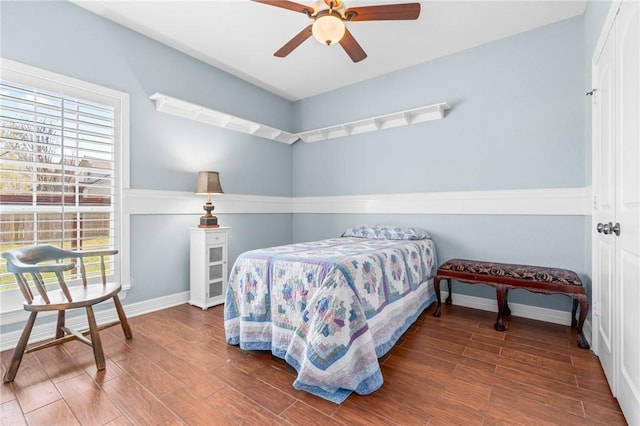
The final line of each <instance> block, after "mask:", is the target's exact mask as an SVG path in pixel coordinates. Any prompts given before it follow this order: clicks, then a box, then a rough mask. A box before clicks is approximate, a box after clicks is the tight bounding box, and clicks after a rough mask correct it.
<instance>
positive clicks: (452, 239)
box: [293, 214, 590, 310]
mask: <svg viewBox="0 0 640 426" xmlns="http://www.w3.org/2000/svg"><path fill="white" fill-rule="evenodd" d="M363 223H371V224H373V223H388V224H393V225H405V226H417V227H421V228H424V229H427V230H429V233H430V234H431V237H432V238H433V241H434V242H435V244H436V249H437V256H438V264H440V263H442V262H444V261H445V260H446V259H451V258H467V259H479V260H494V261H500V260H502V261H509V262H514V263H529V264H534V265H563V266H565V267H567V268H570V269H572V270H574V271H575V272H576V273H577V274H578V275H579V276H580V277H581V278H582V280H583V282H586V283H587V284H589V283H590V280H589V276H590V271H589V270H587V269H585V259H584V256H583V252H582V250H581V245H579V246H578V247H575V248H574V247H573V246H574V245H575V244H576V241H577V242H580V241H581V240H582V238H583V232H584V229H583V218H576V217H572V216H557V217H545V216H493V215H492V216H484V215H471V216H462V215H413V214H411V215H409V214H407V215H377V214H376V215H357V214H298V215H295V217H294V220H293V224H294V235H293V237H294V240H295V241H311V240H317V239H322V238H329V237H333V236H336V235H340V234H341V233H342V232H343V231H344V230H345V229H347V228H349V227H352V226H357V225H361V224H363ZM558 247H564V248H568V249H567V250H564V251H561V250H558ZM454 294H468V295H473V296H478V297H485V298H489V299H492V300H495V291H494V289H492V288H491V287H487V286H471V285H467V284H454ZM509 300H510V301H512V302H515V303H525V304H530V305H535V306H543V307H546V308H550V309H558V310H570V307H571V303H570V299H569V298H568V297H565V296H545V297H542V296H540V295H534V294H532V293H529V292H526V291H515V292H513V293H512V295H511V293H510V295H509Z"/></svg>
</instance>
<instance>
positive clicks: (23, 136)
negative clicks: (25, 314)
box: [0, 60, 128, 311]
mask: <svg viewBox="0 0 640 426" xmlns="http://www.w3.org/2000/svg"><path fill="white" fill-rule="evenodd" d="M125 112H128V96H127V95H126V94H123V93H119V92H115V91H112V90H110V89H105V88H102V87H98V86H95V85H93V84H89V83H85V82H81V81H78V80H74V79H70V78H68V77H64V76H60V75H57V74H52V73H49V72H46V71H43V70H39V69H36V68H32V67H27V66H25V65H22V64H17V63H15V62H11V61H6V60H3V61H2V75H1V78H0V132H1V133H0V235H1V236H2V241H1V243H0V244H1V246H0V251H5V250H8V249H11V248H14V247H20V246H27V245H33V244H51V245H54V246H57V247H63V248H66V249H84V250H90V249H104V248H116V249H117V248H119V243H120V240H121V239H120V235H119V232H120V223H121V218H120V212H121V206H120V205H119V204H120V200H121V192H122V183H123V182H122V178H121V176H120V175H121V173H120V172H121V170H122V164H121V163H122V161H121V152H122V149H123V148H122V145H123V139H124V138H123V136H124V135H126V132H125V131H124V130H123V129H124V123H123V122H126V119H123V117H125V115H124V114H125ZM96 260H97V259H96ZM1 262H2V263H0V295H1V296H2V306H1V308H2V310H3V311H5V310H7V309H12V308H13V309H16V308H20V306H21V302H22V299H21V295H20V294H19V293H18V291H16V286H15V282H14V278H13V276H12V275H11V274H9V273H7V272H6V267H5V261H4V259H2V260H1ZM92 268H93V269H94V270H95V272H96V276H98V274H99V265H97V264H96V265H95V266H93V267H92V266H91V265H90V264H88V265H87V270H88V271H90V270H91V269H92ZM108 270H109V274H110V275H112V276H117V277H118V278H119V271H120V265H119V257H118V256H114V257H112V258H111V259H110V262H109V265H108ZM75 272H76V270H71V271H70V272H69V273H70V274H71V275H73V274H74V273H75ZM70 278H71V279H73V276H72V277H70ZM12 293H15V295H14V297H9V296H12ZM5 299H6V300H5ZM14 303H15V304H14Z"/></svg>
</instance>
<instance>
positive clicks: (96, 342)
mask: <svg viewBox="0 0 640 426" xmlns="http://www.w3.org/2000/svg"><path fill="white" fill-rule="evenodd" d="M87 320H88V322H89V333H90V334H91V347H92V348H93V356H94V358H95V359H96V367H97V368H98V371H100V370H104V369H105V367H106V362H105V360H104V352H103V351H102V341H101V340H100V333H99V331H98V324H97V323H96V316H95V314H94V313H93V308H92V307H91V306H87Z"/></svg>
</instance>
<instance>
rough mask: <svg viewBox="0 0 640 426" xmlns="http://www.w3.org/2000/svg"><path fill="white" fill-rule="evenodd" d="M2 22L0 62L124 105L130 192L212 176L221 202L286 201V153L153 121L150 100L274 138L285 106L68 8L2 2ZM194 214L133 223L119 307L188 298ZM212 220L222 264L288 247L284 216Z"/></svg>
mask: <svg viewBox="0 0 640 426" xmlns="http://www.w3.org/2000/svg"><path fill="white" fill-rule="evenodd" d="M0 12H1V16H0V28H1V34H0V43H1V44H0V49H1V55H2V57H4V58H8V59H12V60H14V61H18V62H22V63H25V64H28V65H32V66H36V67H40V68H43V69H46V70H49V71H53V72H56V73H60V74H64V75H68V76H71V77H74V78H78V79H81V80H84V81H88V82H91V83H95V84H99V85H102V86H105V87H109V88H112V89H116V90H119V91H122V92H126V93H128V94H129V95H130V102H131V105H130V106H131V113H130V121H131V128H130V173H131V184H130V186H131V188H132V189H147V190H161V191H188V192H191V191H193V188H194V185H195V179H196V173H197V171H198V170H218V171H219V172H220V177H221V182H222V187H223V189H224V190H225V192H226V193H230V194H252V195H271V196H285V197H286V196H291V192H292V189H291V167H292V157H291V154H292V149H291V147H290V146H288V145H285V144H282V143H278V142H274V141H270V140H266V139H261V138H257V137H253V136H249V135H246V134H241V133H236V132H233V131H228V130H224V129H218V128H216V127H213V126H208V125H205V124H201V123H196V122H193V121H190V120H186V119H182V118H179V117H175V116H171V115H168V114H165V113H161V112H157V111H156V110H155V106H154V103H153V102H152V101H151V100H149V96H150V95H152V94H153V93H155V92H161V93H165V94H167V95H170V96H174V97H177V98H180V99H184V100H188V101H191V102H194V103H197V104H200V105H204V106H207V107H210V108H213V109H217V110H221V111H225V112H228V113H231V114H236V115H238V116H240V117H244V118H247V119H250V120H254V121H257V122H260V123H264V124H267V125H271V126H274V127H278V128H282V129H291V128H293V125H292V121H291V120H292V109H293V107H292V105H291V103H290V102H289V101H287V100H284V99H282V98H280V97H278V96H276V95H273V94H272V93H270V92H267V91H265V90H262V89H260V88H257V87H256V86H253V85H251V84H249V83H247V82H245V81H243V80H241V79H239V78H236V77H234V76H232V75H230V74H228V73H225V72H223V71H220V70H218V69H216V68H213V67H211V66H208V65H206V64H204V63H202V62H200V61H197V60H195V59H193V58H191V57H189V56H187V55H184V54H182V53H179V52H178V51H176V50H174V49H171V48H169V47H167V46H165V45H162V44H160V43H158V42H155V41H153V40H151V39H149V38H147V37H144V36H142V35H140V34H137V33H135V32H133V31H130V30H128V29H126V28H125V27H122V26H120V25H117V24H115V23H113V22H111V21H108V20H105V19H103V18H101V17H99V16H97V15H94V14H93V13H90V12H88V11H86V10H84V9H82V8H79V7H77V6H75V5H73V4H71V3H68V2H59V1H45V2H31V1H21V2H12V1H2V2H0ZM266 164H268V165H269V166H268V167H265V165H266ZM200 214H201V213H200V212H199V211H196V212H194V215H165V214H160V215H139V216H138V215H134V216H132V217H131V275H132V277H131V278H132V282H133V285H132V289H131V291H130V292H129V294H128V296H127V299H126V300H125V301H124V303H125V304H129V303H134V302H139V301H143V300H148V299H152V298H155V297H161V296H166V295H171V294H175V293H178V292H182V291H186V290H188V286H189V227H191V226H194V225H195V224H197V223H198V216H199V215H200ZM218 216H219V221H220V223H221V224H223V225H225V226H231V227H232V228H233V229H232V231H231V232H230V234H229V260H230V262H233V261H234V260H235V257H236V256H237V255H238V254H239V253H240V252H241V251H244V250H249V249H252V248H257V247H264V246H270V245H277V244H284V243H288V242H291V241H292V215H291V214H279V215H253V214H246V215H240V214H236V215H218ZM11 327H13V328H15V326H10V327H9V328H7V327H3V328H2V331H3V332H6V331H10V330H11V329H12V328H11Z"/></svg>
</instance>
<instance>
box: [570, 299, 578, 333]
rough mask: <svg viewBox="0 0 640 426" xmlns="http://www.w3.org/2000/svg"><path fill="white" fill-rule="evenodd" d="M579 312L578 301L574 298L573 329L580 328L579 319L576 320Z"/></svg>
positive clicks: (572, 308) (572, 310) (572, 309)
mask: <svg viewBox="0 0 640 426" xmlns="http://www.w3.org/2000/svg"><path fill="white" fill-rule="evenodd" d="M577 311H578V299H577V298H575V297H574V298H573V306H572V307H571V328H578V318H576V312H577Z"/></svg>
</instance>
